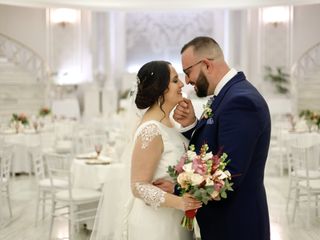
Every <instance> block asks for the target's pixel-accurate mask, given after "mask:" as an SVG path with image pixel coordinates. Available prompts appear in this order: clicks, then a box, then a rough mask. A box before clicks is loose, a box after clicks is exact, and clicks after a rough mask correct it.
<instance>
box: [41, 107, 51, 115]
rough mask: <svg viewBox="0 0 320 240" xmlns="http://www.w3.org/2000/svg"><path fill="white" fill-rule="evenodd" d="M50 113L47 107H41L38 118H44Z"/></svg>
mask: <svg viewBox="0 0 320 240" xmlns="http://www.w3.org/2000/svg"><path fill="white" fill-rule="evenodd" d="M50 113H51V110H50V109H49V108H47V107H43V108H41V109H40V110H39V116H41V117H45V116H47V115H49V114H50Z"/></svg>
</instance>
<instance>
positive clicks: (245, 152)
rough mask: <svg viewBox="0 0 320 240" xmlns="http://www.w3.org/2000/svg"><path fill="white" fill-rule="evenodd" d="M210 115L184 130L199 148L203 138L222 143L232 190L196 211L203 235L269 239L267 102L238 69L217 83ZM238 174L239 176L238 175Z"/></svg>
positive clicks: (215, 146)
mask: <svg viewBox="0 0 320 240" xmlns="http://www.w3.org/2000/svg"><path fill="white" fill-rule="evenodd" d="M211 108H212V112H213V115H212V117H211V118H208V119H205V118H203V119H200V120H199V121H198V123H197V126H196V127H195V128H193V129H191V130H190V131H188V132H185V133H184V135H185V136H186V137H188V138H189V139H190V144H194V145H195V146H196V149H197V150H199V149H200V147H201V145H202V144H204V143H207V144H208V145H209V148H210V151H212V152H213V153H216V152H217V151H218V150H219V148H220V147H223V151H224V152H226V153H227V154H228V156H229V159H230V160H231V162H230V163H229V165H228V166H227V169H228V170H229V171H230V173H231V174H232V175H235V176H236V177H234V178H233V179H232V181H233V182H234V185H233V189H234V192H227V193H228V197H227V199H222V200H220V201H210V202H209V203H208V204H207V205H204V206H203V207H201V208H200V209H199V210H198V212H197V216H196V217H197V221H198V224H199V227H200V232H201V240H215V239H217V240H269V239H270V229H269V214H268V206H267V199H266V192H265V188H264V183H263V179H264V168H265V163H266V159H267V154H268V148H269V141H270V125H271V124H270V114H269V109H268V106H267V103H266V102H265V100H264V99H263V97H262V96H261V95H260V94H259V92H258V91H257V90H256V88H255V87H254V86H252V85H251V84H250V83H249V82H248V81H247V80H246V77H245V75H244V74H243V73H242V72H239V73H238V74H237V75H236V76H235V77H233V78H232V79H231V80H230V81H229V82H227V84H226V85H225V86H224V87H223V88H222V89H221V91H220V92H219V94H218V96H216V97H215V99H214V101H213V102H212V104H211ZM238 175H239V176H238Z"/></svg>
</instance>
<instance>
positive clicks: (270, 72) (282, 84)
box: [264, 66, 290, 94]
mask: <svg viewBox="0 0 320 240" xmlns="http://www.w3.org/2000/svg"><path fill="white" fill-rule="evenodd" d="M264 69H265V75H264V80H266V81H271V83H273V84H274V86H275V87H276V90H277V92H278V93H281V94H286V93H288V92H289V88H288V83H289V77H290V75H289V74H287V73H285V72H284V70H283V68H282V67H276V68H275V69H272V67H270V66H265V68H264Z"/></svg>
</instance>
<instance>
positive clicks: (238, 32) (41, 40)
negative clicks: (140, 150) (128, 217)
mask: <svg viewBox="0 0 320 240" xmlns="http://www.w3.org/2000/svg"><path fill="white" fill-rule="evenodd" d="M319 13H320V1H319V0H259V1H257V0H243V1H237V0H224V1H222V0H217V1H211V0H198V1H189V0H183V1H182V0H171V1H168V0H163V1H156V0H151V1H150V0H109V1H103V0H64V1H62V0H39V1H32V0H23V1H22V0H0V163H1V165H0V170H1V171H0V239H1V240H20V239H21V240H22V239H23V240H40V239H41V240H43V239H57V240H58V239H59V240H60V239H76V240H85V239H90V236H91V234H92V229H93V226H94V224H95V221H97V219H96V216H97V214H96V213H97V207H98V205H99V201H101V198H102V192H103V189H107V190H106V191H108V193H109V195H108V198H107V199H104V201H107V202H109V203H110V205H112V206H115V207H114V208H110V209H109V212H108V219H104V220H105V222H106V226H105V228H106V229H105V231H106V232H108V234H109V235H108V237H106V240H118V239H115V238H114V231H115V229H117V224H118V223H119V222H118V218H119V211H118V210H119V209H121V207H122V204H124V201H125V199H126V197H127V195H126V194H127V193H126V191H125V190H123V189H126V188H125V186H124V183H123V181H122V180H123V179H125V176H126V175H128V174H130V173H129V169H128V164H130V163H129V162H130V158H129V156H128V150H127V149H126V147H127V146H128V142H129V141H130V136H131V130H132V119H131V118H130V114H132V112H131V110H132V107H133V101H132V98H130V93H131V92H132V89H134V88H135V86H136V82H137V77H136V75H137V71H138V70H139V68H140V67H141V66H142V65H143V64H144V63H146V62H148V61H151V60H158V59H163V60H167V61H169V62H171V63H172V65H173V66H174V68H175V69H176V70H177V72H178V75H179V79H180V80H182V81H183V82H184V87H183V90H182V91H183V95H184V97H187V98H189V99H190V100H191V101H192V103H193V105H194V108H195V113H196V115H197V116H198V117H200V116H201V114H202V111H203V105H204V104H205V103H206V102H207V100H208V99H206V98H198V97H197V96H196V94H195V93H194V90H193V87H192V86H190V85H187V84H185V75H184V73H183V69H182V65H181V54H180V50H181V47H182V46H183V45H184V44H185V43H186V42H188V41H189V40H191V39H192V38H194V37H196V36H210V37H212V38H214V39H215V40H217V42H219V44H220V45H221V48H222V49H223V52H224V54H225V59H226V61H227V62H228V64H229V65H230V66H231V67H233V68H235V69H236V70H237V71H243V72H244V73H245V75H246V77H247V79H248V80H249V81H250V82H251V83H252V84H253V85H254V86H255V87H256V88H257V89H258V90H259V92H260V93H261V94H262V95H263V97H264V98H265V100H266V101H267V103H268V106H269V110H270V115H271V122H272V129H271V141H270V147H269V153H268V159H267V163H266V168H265V176H264V181H265V188H266V192H267V199H268V205H269V215H270V231H271V239H272V240H296V239H304V240H317V239H318V240H319V239H320V237H319V236H320V104H319V102H320V31H319V23H320V14H319ZM176 127H177V128H179V124H178V123H176ZM58 165H59V166H58ZM62 165H63V166H62ZM121 190H123V191H121ZM126 190H127V189H126ZM70 193H72V194H70ZM58 206H62V207H61V208H58ZM63 207H66V208H63ZM194 239H195V240H201V236H200V233H199V231H198V229H197V228H195V231H194Z"/></svg>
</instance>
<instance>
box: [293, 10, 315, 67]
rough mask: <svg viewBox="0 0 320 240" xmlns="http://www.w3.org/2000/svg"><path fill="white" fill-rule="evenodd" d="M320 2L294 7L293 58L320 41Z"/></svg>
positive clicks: (294, 60)
mask: <svg viewBox="0 0 320 240" xmlns="http://www.w3.org/2000/svg"><path fill="white" fill-rule="evenodd" d="M319 13H320V4H317V5H307V6H298V7H295V8H294V22H293V46H292V60H293V63H295V62H296V61H297V60H298V59H299V57H300V56H301V55H302V54H303V53H304V52H305V51H307V50H308V49H309V48H310V47H312V46H313V45H315V44H316V43H318V42H320V30H319V29H320V27H319V24H320V14H319Z"/></svg>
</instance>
